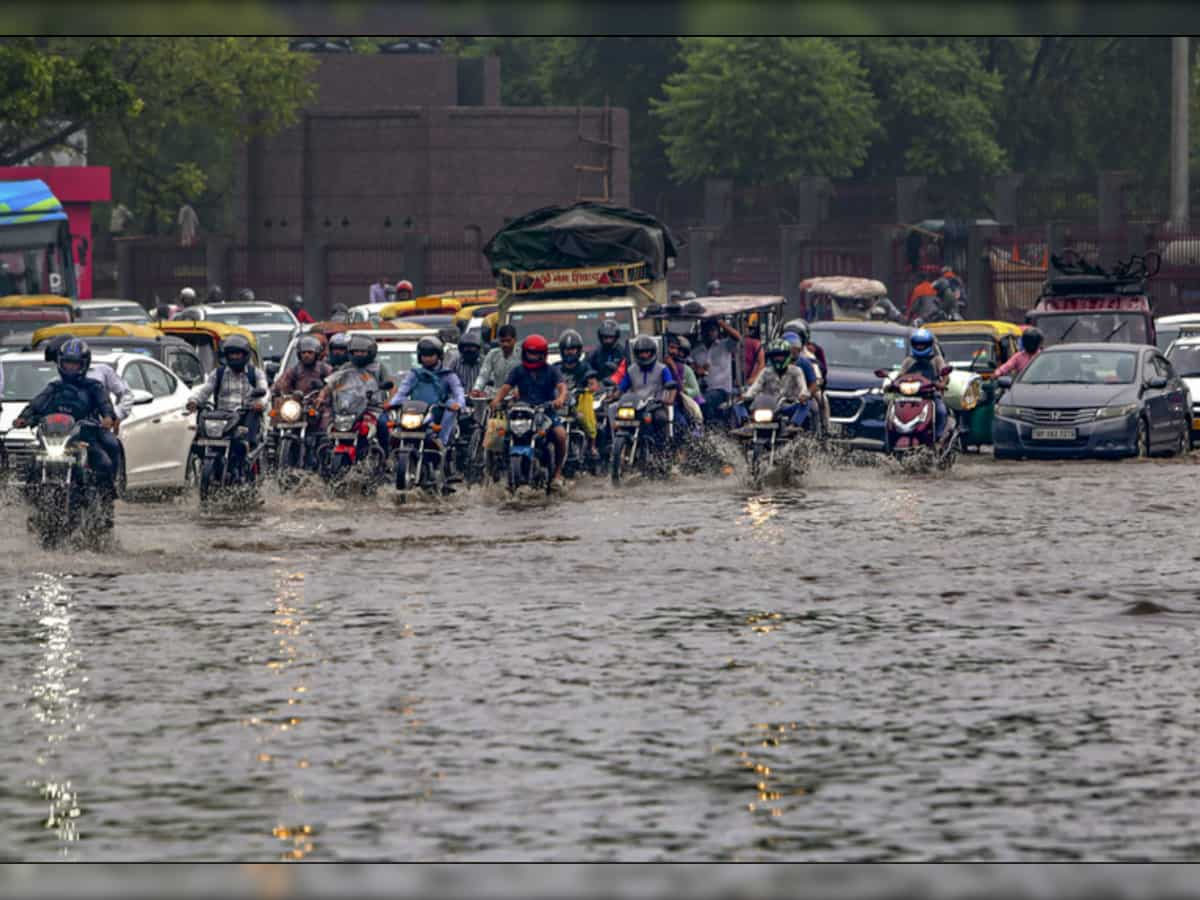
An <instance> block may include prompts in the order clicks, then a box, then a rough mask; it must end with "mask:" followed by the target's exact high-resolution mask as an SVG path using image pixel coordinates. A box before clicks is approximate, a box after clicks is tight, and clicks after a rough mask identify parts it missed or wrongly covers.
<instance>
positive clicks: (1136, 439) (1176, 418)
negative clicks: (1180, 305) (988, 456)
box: [992, 343, 1192, 459]
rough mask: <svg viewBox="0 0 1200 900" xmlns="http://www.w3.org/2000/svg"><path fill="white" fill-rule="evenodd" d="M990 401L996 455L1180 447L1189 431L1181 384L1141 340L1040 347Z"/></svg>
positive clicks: (1132, 452) (1138, 452) (1134, 452)
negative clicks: (1129, 342) (993, 404)
mask: <svg viewBox="0 0 1200 900" xmlns="http://www.w3.org/2000/svg"><path fill="white" fill-rule="evenodd" d="M997 385H998V386H999V387H1000V388H1001V389H1004V390H1007V393H1005V394H1004V395H1003V396H1002V397H1001V398H1000V399H999V400H997V402H996V418H995V422H994V424H993V425H992V443H993V447H994V449H995V454H996V458H997V459H1013V458H1015V457H1019V456H1029V457H1042V458H1044V457H1081V456H1149V455H1150V454H1151V453H1159V452H1165V453H1170V454H1174V453H1180V452H1182V451H1184V450H1185V449H1186V448H1187V447H1188V439H1189V436H1190V432H1191V409H1192V403H1191V397H1190V395H1189V393H1188V388H1187V385H1186V384H1184V381H1183V379H1182V378H1180V376H1179V374H1178V373H1177V372H1176V371H1175V369H1174V368H1173V367H1172V365H1171V363H1170V362H1169V361H1168V360H1167V358H1166V357H1165V356H1163V355H1162V353H1160V352H1159V350H1158V348H1156V347H1153V346H1147V345H1146V344H1108V343H1102V344H1059V345H1057V346H1055V347H1050V348H1049V349H1047V350H1043V351H1042V352H1041V353H1039V354H1038V355H1037V356H1035V357H1034V359H1033V361H1032V362H1030V363H1029V365H1028V366H1027V367H1026V368H1025V370H1024V371H1023V372H1022V373H1021V374H1020V375H1019V376H1017V378H1016V379H1015V380H1013V379H1009V378H1007V377H1005V378H1000V379H998V380H997Z"/></svg>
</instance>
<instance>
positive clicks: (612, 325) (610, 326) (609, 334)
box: [596, 319, 621, 344]
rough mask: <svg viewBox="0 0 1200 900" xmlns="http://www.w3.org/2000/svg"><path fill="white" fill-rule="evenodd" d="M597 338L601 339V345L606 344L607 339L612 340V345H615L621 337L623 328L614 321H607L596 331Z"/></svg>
mask: <svg viewBox="0 0 1200 900" xmlns="http://www.w3.org/2000/svg"><path fill="white" fill-rule="evenodd" d="M596 336H597V337H598V338H600V342H601V343H604V342H605V338H612V343H614V344H615V343H616V342H617V338H619V337H620V336H621V326H620V325H618V324H617V323H616V321H615V320H614V319H605V320H604V321H603V322H601V323H600V327H599V328H598V329H596Z"/></svg>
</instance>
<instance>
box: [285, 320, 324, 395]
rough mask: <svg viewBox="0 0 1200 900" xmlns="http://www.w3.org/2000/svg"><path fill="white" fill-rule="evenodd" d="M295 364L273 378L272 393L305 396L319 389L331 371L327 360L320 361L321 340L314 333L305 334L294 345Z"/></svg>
mask: <svg viewBox="0 0 1200 900" xmlns="http://www.w3.org/2000/svg"><path fill="white" fill-rule="evenodd" d="M296 359H297V362H296V364H295V365H293V366H291V367H290V368H289V369H288V370H287V371H286V372H283V373H282V374H281V375H280V376H279V377H278V378H276V379H275V385H274V387H273V388H272V393H273V394H274V395H275V396H276V397H287V396H289V395H291V394H301V395H304V396H307V395H308V394H311V393H312V392H313V391H317V390H320V389H321V388H322V387H323V386H324V384H325V379H326V378H328V377H329V374H330V373H331V372H332V371H333V368H332V367H331V366H330V365H329V363H327V362H322V361H321V340H320V338H318V337H317V336H316V335H312V334H306V335H304V336H303V337H302V338H300V340H299V342H298V343H297V345H296Z"/></svg>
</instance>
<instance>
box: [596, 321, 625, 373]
mask: <svg viewBox="0 0 1200 900" xmlns="http://www.w3.org/2000/svg"><path fill="white" fill-rule="evenodd" d="M596 340H597V341H599V343H598V344H597V345H596V349H595V350H593V351H592V352H591V353H589V354H588V358H587V364H588V368H589V369H591V370H592V371H593V372H595V373H596V377H597V378H599V379H600V380H601V381H612V380H613V375H614V374H615V373H616V371H617V369H618V368H620V366H621V363H623V362H625V348H624V347H622V346H620V344H621V326H620V325H618V324H617V323H616V320H614V319H605V320H604V321H603V322H601V323H600V327H599V328H598V329H597V331H596Z"/></svg>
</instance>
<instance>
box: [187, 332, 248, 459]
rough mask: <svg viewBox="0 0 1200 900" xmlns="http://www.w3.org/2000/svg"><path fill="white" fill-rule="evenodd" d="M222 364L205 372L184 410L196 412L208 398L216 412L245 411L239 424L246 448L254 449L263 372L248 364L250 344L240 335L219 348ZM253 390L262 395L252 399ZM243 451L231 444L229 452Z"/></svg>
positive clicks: (236, 335) (238, 452)
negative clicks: (203, 379)
mask: <svg viewBox="0 0 1200 900" xmlns="http://www.w3.org/2000/svg"><path fill="white" fill-rule="evenodd" d="M221 359H222V363H221V365H219V366H217V367H216V368H215V369H213V370H212V371H211V372H209V373H208V378H206V379H205V381H204V384H202V385H200V386H199V387H197V388H196V389H195V390H193V391H192V395H191V397H190V398H189V399H188V402H187V411H188V412H195V411H196V409H197V407H198V406H199V405H200V404H201V403H204V402H206V401H208V400H209V399H210V398H212V399H213V403H214V404H215V405H216V407H217V409H225V410H231V411H234V412H236V411H237V410H239V409H244V410H246V412H245V413H244V415H243V416H242V422H241V424H242V425H244V426H245V428H246V439H245V440H246V447H254V446H255V445H256V444H257V443H258V436H259V431H260V429H261V427H262V411H263V408H264V407H265V405H266V404H265V402H264V400H263V397H265V396H266V393H267V376H266V374H265V373H264V372H263V371H262V369H256V368H254V366H252V365H250V342H249V341H248V340H246V339H245V338H244V337H242V335H240V334H234V335H230V336H229V337H228V338H226V340H225V343H224V344H222V345H221ZM254 391H262V392H263V396H262V397H259V398H258V399H254V398H251V396H250V395H251V394H252V393H253V392H254ZM243 450H244V448H243V447H242V445H241V444H240V443H238V442H234V444H233V448H232V450H231V452H232V453H235V454H240V453H242V452H243Z"/></svg>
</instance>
